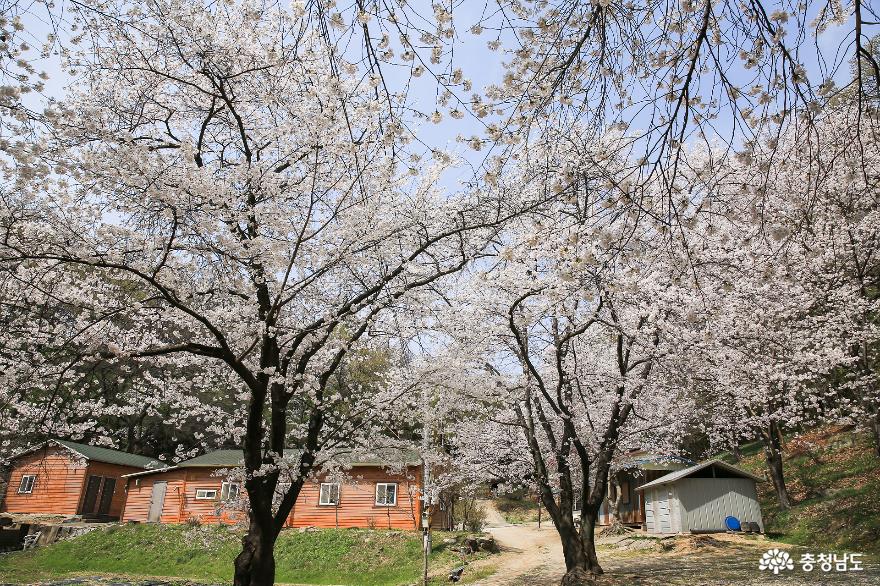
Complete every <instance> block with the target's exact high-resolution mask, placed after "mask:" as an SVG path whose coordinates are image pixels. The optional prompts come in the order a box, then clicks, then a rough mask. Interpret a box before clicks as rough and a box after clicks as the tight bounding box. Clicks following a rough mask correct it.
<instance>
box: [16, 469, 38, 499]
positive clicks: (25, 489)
mask: <svg viewBox="0 0 880 586" xmlns="http://www.w3.org/2000/svg"><path fill="white" fill-rule="evenodd" d="M36 482H37V475H36V474H25V475H24V476H22V477H21V483H20V484H19V485H18V494H30V493H32V492H34V484H36Z"/></svg>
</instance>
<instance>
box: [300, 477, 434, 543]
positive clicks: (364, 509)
mask: <svg viewBox="0 0 880 586" xmlns="http://www.w3.org/2000/svg"><path fill="white" fill-rule="evenodd" d="M351 475H352V476H353V477H354V478H353V480H351V481H349V482H346V483H343V484H341V485H340V487H339V507H338V511H337V507H335V506H331V505H320V504H318V499H319V495H320V486H321V484H320V481H315V482H309V483H306V484H305V486H303V489H302V492H301V493H300V495H299V498H298V499H297V500H296V505H294V507H293V510H292V511H291V513H290V516H289V517H288V519H287V526H288V527H310V526H311V527H336V526H337V523H338V526H339V527H375V528H376V529H418V527H419V524H420V523H421V520H420V517H421V514H422V513H421V500H420V499H419V497H420V496H421V494H420V486H421V482H420V479H421V468H419V467H412V468H410V469H409V470H408V473H407V474H389V473H388V472H386V471H385V470H383V469H382V468H380V467H372V466H370V467H366V466H363V467H357V468H354V469H353V470H352V471H351ZM377 482H396V483H397V504H396V505H395V506H392V507H386V506H381V505H377V504H376V483H377ZM337 513H338V521H337Z"/></svg>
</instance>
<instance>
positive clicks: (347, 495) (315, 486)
mask: <svg viewBox="0 0 880 586" xmlns="http://www.w3.org/2000/svg"><path fill="white" fill-rule="evenodd" d="M214 474H215V469H213V468H188V469H187V468H183V469H179V470H171V471H168V472H158V473H156V474H148V475H145V476H141V477H135V478H129V479H127V480H128V483H127V498H126V504H125V509H124V512H123V515H122V519H123V521H138V522H146V521H147V517H148V514H149V510H150V500H151V497H152V490H153V484H154V483H156V482H159V481H164V482H167V483H168V489H167V491H166V493H165V503H164V506H163V508H162V516H161V519H160V522H161V523H183V522H185V521H186V520H187V519H190V518H198V519H199V520H200V521H201V522H202V523H209V524H213V523H235V522H237V521H239V520H244V519H245V518H246V513H245V512H244V511H236V510H231V509H229V508H227V509H224V508H222V503H221V502H220V501H219V498H218V499H217V500H198V499H196V490H199V489H208V490H216V491H217V495H218V497H219V495H220V489H221V485H222V483H223V481H224V479H223V478H222V477H219V476H215V475H214ZM352 476H353V477H354V478H353V480H351V481H349V482H347V483H343V484H342V485H341V486H340V489H339V495H340V498H339V507H338V510H337V507H335V506H330V505H319V504H318V500H319V495H320V481H319V480H316V481H314V482H308V483H306V484H305V485H304V486H303V489H302V492H301V493H300V495H299V498H298V499H297V502H296V505H295V506H294V508H293V510H292V511H291V514H290V516H289V517H288V519H287V522H286V523H285V526H287V527H310V526H312V527H323V528H330V527H336V526H337V513H338V526H339V527H375V528H377V529H382V528H392V529H416V528H418V527H419V523H420V515H421V501H420V500H419V497H420V492H419V490H420V482H419V480H420V478H421V477H420V469H419V468H416V467H412V468H410V469H409V472H408V473H407V474H389V473H388V472H386V471H384V470H383V469H382V468H380V467H357V468H355V469H354V470H353V471H352ZM138 478H139V480H138ZM377 482H396V483H397V492H398V494H397V504H396V505H395V506H392V507H385V506H379V505H376V483H377ZM243 490H244V489H243V488H242V491H243ZM437 517H438V516H437V515H435V518H437Z"/></svg>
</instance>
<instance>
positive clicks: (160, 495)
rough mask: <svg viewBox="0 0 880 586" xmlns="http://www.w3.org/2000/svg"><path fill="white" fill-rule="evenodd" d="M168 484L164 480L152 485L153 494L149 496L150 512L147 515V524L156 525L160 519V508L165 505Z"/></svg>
mask: <svg viewBox="0 0 880 586" xmlns="http://www.w3.org/2000/svg"><path fill="white" fill-rule="evenodd" d="M167 489H168V483H167V482H165V481H164V480H161V481H158V482H154V483H153V492H152V494H151V495H150V512H149V513H147V522H149V523H158V522H159V520H160V519H161V518H162V506H163V505H164V504H165V491H166V490H167Z"/></svg>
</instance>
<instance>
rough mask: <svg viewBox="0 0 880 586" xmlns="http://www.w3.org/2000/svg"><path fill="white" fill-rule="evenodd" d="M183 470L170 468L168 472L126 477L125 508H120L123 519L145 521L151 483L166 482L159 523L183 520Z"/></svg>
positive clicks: (151, 493) (150, 494)
mask: <svg viewBox="0 0 880 586" xmlns="http://www.w3.org/2000/svg"><path fill="white" fill-rule="evenodd" d="M184 476H185V472H184V471H183V470H171V471H169V472H157V473H155V474H147V475H145V476H136V477H134V478H126V479H124V480H127V482H126V486H125V489H126V492H125V494H126V496H125V508H124V509H123V510H122V520H123V521H138V522H141V523H145V522H146V521H147V516H148V515H149V512H150V500H151V499H152V496H153V484H155V483H156V482H167V483H168V489H167V490H166V491H165V502H164V506H163V507H162V517H161V519H160V520H159V521H160V522H161V523H181V522H183V520H184V519H183V518H182V514H183V508H182V504H183V498H182V495H183V492H184V490H185V484H186V483H185V482H184Z"/></svg>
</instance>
